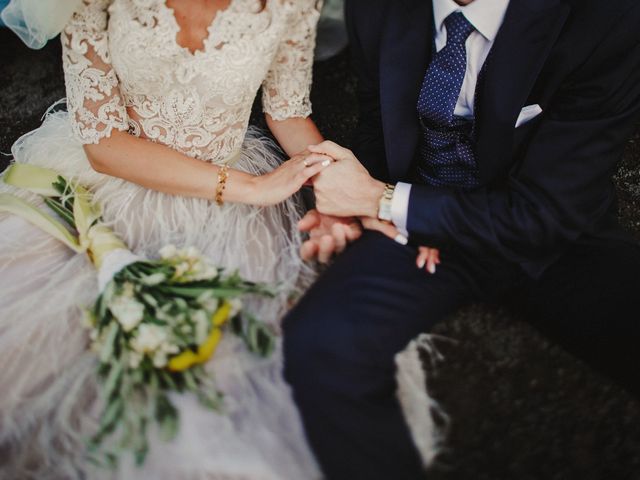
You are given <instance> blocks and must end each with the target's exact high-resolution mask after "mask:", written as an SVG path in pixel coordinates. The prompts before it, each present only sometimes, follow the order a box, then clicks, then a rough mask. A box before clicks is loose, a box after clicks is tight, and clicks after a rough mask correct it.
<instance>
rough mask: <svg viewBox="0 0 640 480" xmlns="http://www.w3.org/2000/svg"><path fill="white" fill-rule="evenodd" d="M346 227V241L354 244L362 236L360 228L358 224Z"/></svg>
mask: <svg viewBox="0 0 640 480" xmlns="http://www.w3.org/2000/svg"><path fill="white" fill-rule="evenodd" d="M346 227H347V228H346V233H347V240H349V242H355V241H356V240H357V239H359V238H360V236H361V235H362V227H361V226H360V224H359V223H357V222H354V223H350V224H349V225H347V226H346Z"/></svg>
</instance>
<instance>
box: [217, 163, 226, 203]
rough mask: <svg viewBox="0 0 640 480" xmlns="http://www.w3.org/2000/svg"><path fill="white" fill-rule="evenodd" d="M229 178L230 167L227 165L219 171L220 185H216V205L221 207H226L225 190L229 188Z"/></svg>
mask: <svg viewBox="0 0 640 480" xmlns="http://www.w3.org/2000/svg"><path fill="white" fill-rule="evenodd" d="M227 178H229V165H227V164H226V163H225V164H224V165H223V166H221V167H220V168H219V169H218V185H216V203H217V204H218V205H219V206H222V205H224V199H223V195H224V189H225V188H226V186H227Z"/></svg>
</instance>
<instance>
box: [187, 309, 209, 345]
mask: <svg viewBox="0 0 640 480" xmlns="http://www.w3.org/2000/svg"><path fill="white" fill-rule="evenodd" d="M191 321H192V322H193V323H195V326H196V335H195V336H196V343H198V344H200V343H203V342H204V341H205V340H206V339H207V336H208V335H209V327H210V326H211V322H210V320H209V316H208V315H207V313H206V312H205V311H204V310H197V311H195V312H191Z"/></svg>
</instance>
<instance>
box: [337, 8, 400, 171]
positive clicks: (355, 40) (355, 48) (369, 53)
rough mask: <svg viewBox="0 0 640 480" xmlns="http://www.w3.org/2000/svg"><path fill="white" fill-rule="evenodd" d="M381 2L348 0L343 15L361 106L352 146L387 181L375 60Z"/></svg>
mask: <svg viewBox="0 0 640 480" xmlns="http://www.w3.org/2000/svg"><path fill="white" fill-rule="evenodd" d="M383 3H384V2H381V1H379V0H376V1H371V0H347V1H346V4H345V17H346V24H347V31H348V34H349V48H350V51H351V64H352V68H353V71H354V73H355V75H356V79H357V82H358V87H357V95H358V106H359V109H360V111H359V120H358V125H357V127H356V131H355V133H354V138H353V146H352V148H353V151H354V153H355V154H356V156H357V157H358V159H360V161H361V162H362V164H363V165H364V166H365V167H366V168H367V170H368V171H369V173H370V174H371V176H373V177H375V178H377V179H379V180H383V181H386V180H387V179H388V176H389V174H388V171H387V162H386V157H385V148H384V135H383V132H382V117H381V113H380V86H379V85H380V81H379V73H378V72H379V68H378V60H377V55H378V52H379V45H378V44H379V36H380V34H381V28H382V17H383V10H384V8H383Z"/></svg>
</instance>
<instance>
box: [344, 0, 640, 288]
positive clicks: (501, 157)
mask: <svg viewBox="0 0 640 480" xmlns="http://www.w3.org/2000/svg"><path fill="white" fill-rule="evenodd" d="M346 14H347V25H348V30H349V36H350V42H351V43H350V45H351V50H352V59H353V65H354V68H355V70H356V74H357V76H358V81H359V104H360V122H359V125H358V128H357V133H356V138H355V142H354V151H355V153H356V155H357V156H358V158H359V159H360V160H361V161H362V162H363V163H364V165H365V166H366V167H367V168H368V169H369V171H370V172H371V174H372V175H373V176H375V177H377V178H379V179H381V180H385V181H392V182H396V181H400V180H407V179H409V178H410V177H411V174H412V172H413V169H414V168H415V165H414V162H415V158H416V149H417V147H418V141H419V138H420V125H419V122H418V117H417V113H416V103H417V99H418V94H419V90H420V87H421V83H422V80H423V78H424V74H425V72H426V69H427V66H428V64H429V62H430V57H431V54H432V38H433V28H434V27H433V6H432V2H431V1H430V0H347V5H346ZM477 95H478V98H477V102H476V104H477V111H476V122H477V125H476V129H477V144H476V156H477V161H478V165H479V169H480V175H481V187H480V188H478V189H474V190H471V191H462V190H456V189H443V188H434V187H430V186H424V185H414V186H413V187H412V191H411V197H410V202H409V214H408V224H407V227H408V230H409V234H410V240H411V242H412V243H415V244H425V245H430V246H435V247H441V248H442V247H445V246H446V245H450V244H454V245H457V246H459V247H462V248H465V249H467V250H469V251H471V252H478V253H479V254H483V253H487V252H491V253H492V254H497V255H500V256H502V257H504V258H506V259H507V260H509V261H513V262H517V263H518V264H520V265H521V266H522V268H523V269H524V270H525V271H527V272H528V273H529V274H531V275H532V276H537V275H539V274H540V273H541V272H542V271H543V270H544V269H545V267H546V266H548V265H549V264H550V263H551V262H553V261H554V260H555V259H556V258H557V257H558V256H559V255H560V254H561V253H562V251H563V250H564V249H565V248H566V247H567V246H568V245H570V244H571V242H575V241H578V240H581V239H587V238H598V237H603V236H608V235H614V236H617V235H620V236H622V235H623V234H622V232H621V230H619V228H618V227H617V222H616V220H615V218H616V215H615V211H616V208H615V190H614V186H613V183H612V179H611V177H612V174H613V173H614V172H615V169H616V165H617V163H618V162H619V160H620V158H621V156H622V152H623V149H624V147H625V144H626V141H627V139H628V138H629V137H630V135H632V134H633V132H634V129H635V128H636V124H637V121H638V119H639V118H640V2H638V0H607V1H602V0H511V3H510V5H509V8H508V10H507V13H506V17H505V20H504V23H503V25H502V28H501V29H500V31H499V33H498V36H497V38H496V40H495V43H494V46H493V49H492V51H491V53H490V55H489V58H488V60H487V64H486V70H485V74H484V76H483V79H482V81H481V83H480V84H479V85H478V90H477ZM531 104H539V105H540V106H541V107H542V109H543V114H542V115H540V116H539V117H537V118H536V119H534V120H533V121H531V122H530V123H528V124H525V125H524V126H521V127H519V128H517V129H516V128H515V124H516V120H517V118H518V115H519V113H520V110H521V109H522V108H523V107H525V106H527V105H531Z"/></svg>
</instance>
